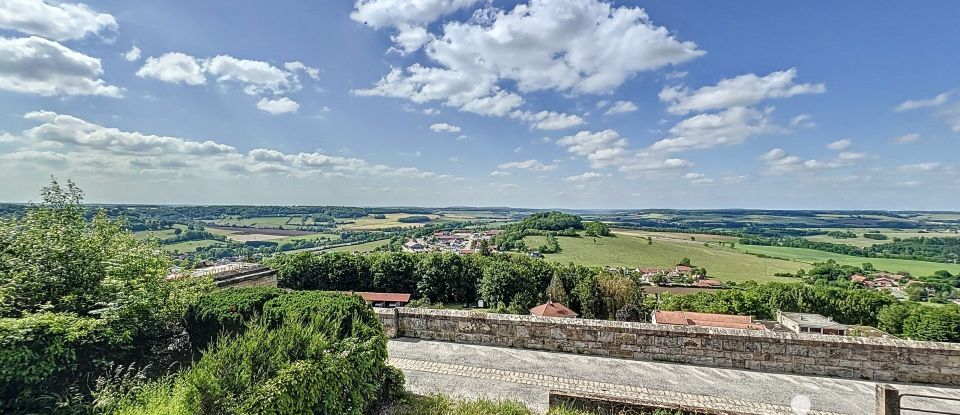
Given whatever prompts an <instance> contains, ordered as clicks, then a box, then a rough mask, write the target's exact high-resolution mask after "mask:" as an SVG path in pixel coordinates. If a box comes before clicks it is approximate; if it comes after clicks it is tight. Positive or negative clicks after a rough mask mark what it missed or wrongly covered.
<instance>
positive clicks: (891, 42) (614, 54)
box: [0, 0, 960, 210]
mask: <svg viewBox="0 0 960 415" xmlns="http://www.w3.org/2000/svg"><path fill="white" fill-rule="evenodd" d="M956 16H960V2H956V1H946V0H940V1H933V0H930V1H918V2H902V1H867V0H864V1H844V2H836V1H808V2H793V3H791V2H770V1H763V0H756V1H748V0H744V1H736V2H718V1H711V0H696V1H695V0H669V1H667V0H662V1H614V2H607V1H600V0H529V1H528V2H524V1H520V2H516V1H483V0H358V1H356V2H351V1H314V2H294V1H281V2H269V4H268V3H264V2H260V1H242V0H241V1H237V0H231V1H226V0H207V1H201V2H180V1H160V2H130V1H121V0H104V1H90V2H87V3H74V2H70V1H66V2H56V1H53V0H45V1H41V0H0V178H2V179H0V201H6V202H25V201H33V200H36V199H37V198H38V193H39V192H38V190H39V188H40V187H41V186H43V185H44V184H45V183H46V182H48V181H49V178H50V176H51V175H52V176H55V177H57V178H58V179H61V180H64V179H72V180H73V181H75V182H76V183H77V184H78V185H79V186H80V187H81V188H82V189H84V191H85V192H86V195H87V201H89V202H97V203H160V204H268V205H289V204H297V205H354V206H437V207H440V206H513V207H529V208H551V207H552V208H618V209H642V208H768V209H884V210H960V166H958V155H960V70H958V66H960V42H958V41H957V39H960V25H957V24H956Z"/></svg>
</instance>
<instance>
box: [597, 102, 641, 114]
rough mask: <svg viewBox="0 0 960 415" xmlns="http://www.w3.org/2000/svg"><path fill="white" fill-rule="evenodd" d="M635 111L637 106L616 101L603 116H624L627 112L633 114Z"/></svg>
mask: <svg viewBox="0 0 960 415" xmlns="http://www.w3.org/2000/svg"><path fill="white" fill-rule="evenodd" d="M636 110H637V104H634V103H633V102H630V101H617V102H614V103H613V105H611V106H610V109H608V110H607V112H605V113H604V114H606V115H615V114H625V113H628V112H634V111H636Z"/></svg>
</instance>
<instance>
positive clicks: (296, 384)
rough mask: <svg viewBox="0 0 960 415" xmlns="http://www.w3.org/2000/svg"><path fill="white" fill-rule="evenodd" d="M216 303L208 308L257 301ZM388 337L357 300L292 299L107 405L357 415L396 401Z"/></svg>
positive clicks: (296, 295) (222, 298)
mask: <svg viewBox="0 0 960 415" xmlns="http://www.w3.org/2000/svg"><path fill="white" fill-rule="evenodd" d="M243 291H244V290H243V289H240V290H235V291H233V292H229V293H222V292H221V293H214V294H211V295H210V296H211V297H218V298H215V299H211V300H209V301H206V303H208V304H227V303H229V302H230V301H229V299H238V298H257V299H260V298H263V297H264V295H263V294H265V293H266V292H265V291H263V290H259V291H257V292H251V294H250V295H245V294H244V293H243ZM386 357H387V349H386V337H385V336H384V334H383V327H382V325H381V324H380V322H379V320H378V319H377V317H376V315H375V314H374V313H373V311H372V310H371V309H370V308H369V307H368V306H367V305H366V304H365V303H364V302H363V301H362V300H361V299H360V298H359V297H356V296H347V295H341V294H337V293H319V292H292V293H288V294H283V295H279V296H276V297H273V298H272V299H271V300H269V301H267V302H265V303H263V307H262V316H261V317H259V318H254V319H253V320H251V321H248V322H247V323H246V324H245V325H244V326H243V329H242V333H241V334H238V335H227V336H224V337H221V338H219V339H218V340H217V341H216V342H215V344H214V346H212V347H211V349H210V351H208V352H207V353H205V354H204V355H203V357H202V358H201V359H200V360H199V361H198V362H197V363H196V364H194V365H193V366H192V367H190V368H189V369H187V370H184V371H182V372H181V373H179V374H178V375H177V376H175V377H170V378H167V379H163V380H160V381H158V382H155V383H152V384H149V385H146V386H144V387H141V388H139V390H140V391H141V392H140V393H135V394H130V395H127V396H121V397H120V398H119V399H116V400H114V402H113V404H112V406H113V407H112V408H110V409H111V412H114V413H117V414H128V413H129V414H133V413H137V414H143V413H148V414H286V413H324V414H363V413H367V411H369V410H371V408H372V407H373V406H375V405H377V404H378V403H379V402H380V401H381V400H390V399H393V398H395V397H396V394H398V393H399V392H400V390H401V389H399V388H398V386H399V385H402V384H403V378H402V374H401V373H400V372H399V371H397V370H395V369H390V368H389V367H387V366H386Z"/></svg>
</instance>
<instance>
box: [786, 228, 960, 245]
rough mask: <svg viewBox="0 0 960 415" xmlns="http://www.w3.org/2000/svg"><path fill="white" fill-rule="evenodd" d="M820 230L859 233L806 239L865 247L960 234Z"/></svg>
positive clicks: (875, 230) (879, 230)
mask: <svg viewBox="0 0 960 415" xmlns="http://www.w3.org/2000/svg"><path fill="white" fill-rule="evenodd" d="M820 230H822V231H826V232H829V231H849V232H853V233H855V234H857V237H856V238H834V237H832V236H828V235H814V236H805V237H804V239H809V240H811V241H817V242H829V243H834V244H845V245H851V246H856V247H859V248H864V247H868V246H872V245H875V244H882V243H888V242H893V238H901V239H905V238H921V237H924V238H934V237H939V238H943V237H953V238H955V237H958V236H960V234H958V233H957V232H953V231H920V230H916V229H908V230H901V229H888V228H849V229H838V228H830V229H820ZM864 233H882V234H884V235H886V236H887V239H884V240H877V239H870V238H864V237H863V234H864Z"/></svg>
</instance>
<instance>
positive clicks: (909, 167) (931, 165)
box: [897, 161, 941, 173]
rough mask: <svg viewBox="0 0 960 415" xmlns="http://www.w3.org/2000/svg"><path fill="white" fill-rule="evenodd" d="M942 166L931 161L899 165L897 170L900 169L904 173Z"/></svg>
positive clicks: (925, 170) (930, 169)
mask: <svg viewBox="0 0 960 415" xmlns="http://www.w3.org/2000/svg"><path fill="white" fill-rule="evenodd" d="M940 166H941V164H940V163H938V162H934V161H931V162H925V163H915V164H904V165H902V166H900V167H898V168H897V170H900V171H902V172H904V173H920V172H928V171H933V170H936V169H939V168H940Z"/></svg>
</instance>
